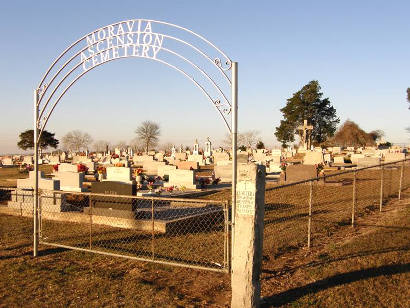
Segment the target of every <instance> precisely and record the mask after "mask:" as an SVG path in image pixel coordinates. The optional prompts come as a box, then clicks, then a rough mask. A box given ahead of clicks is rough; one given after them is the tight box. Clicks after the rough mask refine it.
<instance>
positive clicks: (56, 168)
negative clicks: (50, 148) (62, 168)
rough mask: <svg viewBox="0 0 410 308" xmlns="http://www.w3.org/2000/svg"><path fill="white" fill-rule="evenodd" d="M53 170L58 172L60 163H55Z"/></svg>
mask: <svg viewBox="0 0 410 308" xmlns="http://www.w3.org/2000/svg"><path fill="white" fill-rule="evenodd" d="M53 170H54V171H55V172H57V171H58V164H56V165H53Z"/></svg>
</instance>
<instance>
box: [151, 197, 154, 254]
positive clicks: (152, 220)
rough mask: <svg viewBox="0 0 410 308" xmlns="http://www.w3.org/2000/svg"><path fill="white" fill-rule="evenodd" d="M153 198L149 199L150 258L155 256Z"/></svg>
mask: <svg viewBox="0 0 410 308" xmlns="http://www.w3.org/2000/svg"><path fill="white" fill-rule="evenodd" d="M154 214H155V213H154V198H152V200H151V253H152V260H154V258H155V247H154V240H155V232H154V230H155V225H154Z"/></svg>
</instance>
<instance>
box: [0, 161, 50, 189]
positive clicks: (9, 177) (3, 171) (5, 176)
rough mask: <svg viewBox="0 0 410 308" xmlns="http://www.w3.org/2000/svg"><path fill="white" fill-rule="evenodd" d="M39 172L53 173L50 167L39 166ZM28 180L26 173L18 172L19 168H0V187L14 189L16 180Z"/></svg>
mask: <svg viewBox="0 0 410 308" xmlns="http://www.w3.org/2000/svg"><path fill="white" fill-rule="evenodd" d="M39 170H40V171H44V174H50V173H51V172H52V171H53V166H52V165H40V166H39ZM25 178H28V172H20V171H19V167H10V168H0V186H5V187H16V186H17V179H25Z"/></svg>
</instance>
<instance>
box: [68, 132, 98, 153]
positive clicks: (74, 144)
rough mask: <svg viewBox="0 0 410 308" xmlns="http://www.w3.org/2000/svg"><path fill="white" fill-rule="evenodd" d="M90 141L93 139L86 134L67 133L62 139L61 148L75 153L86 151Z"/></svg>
mask: <svg viewBox="0 0 410 308" xmlns="http://www.w3.org/2000/svg"><path fill="white" fill-rule="evenodd" d="M92 141H93V138H91V136H90V135H89V134H88V133H85V132H82V131H80V130H73V131H71V132H68V133H67V134H65V136H64V137H63V139H62V143H63V148H65V149H66V150H71V151H77V152H78V151H80V150H85V149H87V148H88V146H89V145H90V143H92Z"/></svg>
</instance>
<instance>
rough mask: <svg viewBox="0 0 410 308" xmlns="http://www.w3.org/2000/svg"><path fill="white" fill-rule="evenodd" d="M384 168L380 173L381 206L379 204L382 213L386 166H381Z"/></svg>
mask: <svg viewBox="0 0 410 308" xmlns="http://www.w3.org/2000/svg"><path fill="white" fill-rule="evenodd" d="M380 167H381V168H382V170H381V172H380V204H379V210H380V212H381V211H382V209H383V182H384V166H383V165H382V166H380Z"/></svg>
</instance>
